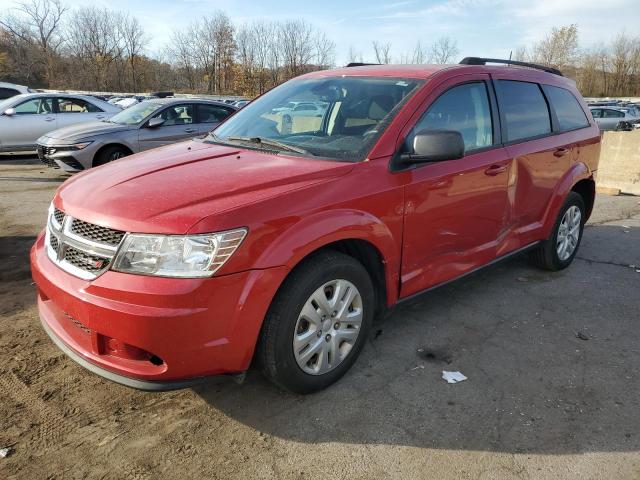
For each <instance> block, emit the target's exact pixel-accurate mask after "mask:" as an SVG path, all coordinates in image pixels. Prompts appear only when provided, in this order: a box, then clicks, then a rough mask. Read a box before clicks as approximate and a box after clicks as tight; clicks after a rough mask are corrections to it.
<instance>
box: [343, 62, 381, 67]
mask: <svg viewBox="0 0 640 480" xmlns="http://www.w3.org/2000/svg"><path fill="white" fill-rule="evenodd" d="M367 65H380V64H379V63H362V62H351V63H347V65H346V66H347V67H366V66H367Z"/></svg>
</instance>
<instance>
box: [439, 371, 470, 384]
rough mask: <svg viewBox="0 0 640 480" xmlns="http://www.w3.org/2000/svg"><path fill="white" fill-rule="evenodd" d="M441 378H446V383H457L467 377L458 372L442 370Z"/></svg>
mask: <svg viewBox="0 0 640 480" xmlns="http://www.w3.org/2000/svg"><path fill="white" fill-rule="evenodd" d="M442 378H443V380H446V381H447V383H458V382H463V381H465V380H466V379H467V377H465V376H464V375H463V374H462V373H460V372H447V371H446V370H443V371H442Z"/></svg>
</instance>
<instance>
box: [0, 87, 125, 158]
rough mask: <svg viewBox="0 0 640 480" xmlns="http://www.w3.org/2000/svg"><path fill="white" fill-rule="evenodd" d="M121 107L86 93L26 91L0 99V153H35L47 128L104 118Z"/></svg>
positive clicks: (48, 129)
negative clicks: (38, 140)
mask: <svg viewBox="0 0 640 480" xmlns="http://www.w3.org/2000/svg"><path fill="white" fill-rule="evenodd" d="M121 111H122V110H121V109H120V108H118V107H116V106H114V105H110V104H109V103H107V102H104V101H102V100H99V99H97V98H95V97H91V96H89V95H72V94H63V93H26V94H22V95H16V96H14V97H11V98H9V99H7V100H4V101H2V102H0V152H5V153H7V152H11V153H20V152H35V150H36V140H37V139H38V137H40V136H42V135H44V134H45V133H47V132H50V131H51V130H56V129H57V128H61V127H65V126H68V125H74V124H76V123H82V122H88V121H91V120H94V121H95V120H106V119H108V118H109V117H111V116H112V115H115V114H116V113H118V112H121Z"/></svg>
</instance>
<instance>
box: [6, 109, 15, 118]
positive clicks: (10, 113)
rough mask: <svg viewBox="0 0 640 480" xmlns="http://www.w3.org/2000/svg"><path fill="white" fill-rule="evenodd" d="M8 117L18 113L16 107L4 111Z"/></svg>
mask: <svg viewBox="0 0 640 480" xmlns="http://www.w3.org/2000/svg"><path fill="white" fill-rule="evenodd" d="M3 113H4V114H5V115H6V116H7V117H10V116H12V115H15V114H16V109H15V108H13V107H12V108H7V109H6V110H5V111H4V112H3Z"/></svg>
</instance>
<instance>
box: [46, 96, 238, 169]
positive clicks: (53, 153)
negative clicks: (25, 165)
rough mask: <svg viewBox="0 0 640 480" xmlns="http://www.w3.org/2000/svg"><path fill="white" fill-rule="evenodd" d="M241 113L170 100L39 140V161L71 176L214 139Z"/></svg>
mask: <svg viewBox="0 0 640 480" xmlns="http://www.w3.org/2000/svg"><path fill="white" fill-rule="evenodd" d="M235 111H236V108H235V107H232V106H230V105H224V104H221V103H219V102H214V101H210V100H196V99H184V98H183V99H180V98H166V99H156V100H146V101H144V102H141V103H138V104H137V105H134V106H133V107H130V108H128V109H126V110H121V111H120V113H118V114H117V115H114V116H113V117H111V118H110V119H109V120H106V121H101V122H89V123H83V124H80V125H74V126H72V127H69V128H63V129H60V130H54V131H53V132H49V133H47V134H46V135H44V136H42V137H40V138H39V139H38V156H39V157H40V159H41V160H42V161H43V162H44V163H46V164H47V165H49V166H52V167H58V168H62V169H63V170H65V171H68V172H77V171H80V170H86V169H88V168H91V167H95V166H98V165H104V164H105V163H108V162H111V161H113V160H116V159H118V158H121V157H126V156H127V155H131V154H132V153H136V152H141V151H143V150H148V149H150V148H155V147H159V146H162V145H168V144H170V143H175V142H179V141H181V140H185V139H188V138H191V137H195V136H198V135H204V134H206V133H209V132H210V131H211V130H212V129H213V128H215V127H216V126H217V125H218V124H219V123H220V122H222V121H223V120H224V119H225V118H227V117H228V116H229V115H231V114H233V113H235Z"/></svg>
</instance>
